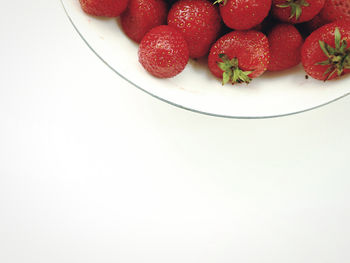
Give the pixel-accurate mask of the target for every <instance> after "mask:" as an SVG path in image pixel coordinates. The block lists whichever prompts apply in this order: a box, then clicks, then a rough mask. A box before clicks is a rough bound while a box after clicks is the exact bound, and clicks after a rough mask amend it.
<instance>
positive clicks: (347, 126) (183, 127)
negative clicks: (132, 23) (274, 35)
mask: <svg viewBox="0 0 350 263" xmlns="http://www.w3.org/2000/svg"><path fill="white" fill-rule="evenodd" d="M2 10H6V12H3V14H2V16H0V33H1V41H0V47H1V48H0V57H1V62H0V70H1V78H0V262H1V263H23V262H26V263H41V262H42V263H47V262H50V263H56V262H57V263H62V262H64V263H67V262H68V263H78V262H83V263H105V262H108V263H109V262H118V263H131V262H132V263H136V262H137V263H139V262H142V263H148V262H150V263H164V262H167V263H168V262H169V263H172V262H174V263H175V262H176V263H178V262H181V263H194V262H196V263H197V262H198V263H199V262H200V263H206V262H210V263H217V262H220V263H232V262H240V263H281V262H283V263H295V262H298V263H310V262H317V263H329V262H332V263H333V262H337V263H348V262H349V261H350V255H349V249H348V244H349V242H350V226H349V221H350V212H349V211H350V210H349V208H350V207H349V206H350V205H349V198H350V192H349V183H350V178H349V170H350V169H349V165H348V164H349V156H350V155H349V154H350V150H349V147H350V136H349V134H350V122H349V111H350V98H345V99H343V100H341V101H338V102H336V103H334V104H331V105H329V106H326V107H324V108H321V109H318V110H316V111H312V112H308V113H304V114H301V115H295V116H292V117H285V118H278V119H268V120H230V119H220V118H214V117H208V116H204V115H199V114H195V113H192V112H188V111H184V110H181V109H178V108H175V107H173V106H170V105H168V104H165V103H163V102H160V101H158V100H156V99H154V98H152V97H150V96H148V95H146V94H144V93H143V92H141V91H139V90H137V89H136V88H134V87H133V86H131V85H129V84H127V83H126V82H125V81H123V80H120V79H119V78H118V77H117V76H116V75H115V73H113V72H112V71H111V70H109V69H108V68H107V67H106V66H105V65H104V64H103V63H102V62H100V61H99V59H98V58H97V57H95V55H93V54H92V52H91V51H90V50H89V49H88V47H87V46H86V45H85V44H84V43H83V41H82V40H81V39H80V38H79V36H78V35H77V34H76V32H75V31H74V29H73V28H72V27H71V25H70V22H69V21H68V19H66V17H65V14H64V12H63V10H62V8H61V6H60V3H59V2H53V1H46V0H37V1H36V2H35V4H33V3H30V2H29V1H27V2H23V1H6V2H4V3H2ZM45 10H46V11H45Z"/></svg>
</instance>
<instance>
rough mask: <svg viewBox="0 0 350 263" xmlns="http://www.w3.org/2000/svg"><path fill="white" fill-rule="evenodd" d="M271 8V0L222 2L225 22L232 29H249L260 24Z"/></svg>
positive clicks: (221, 10)
mask: <svg viewBox="0 0 350 263" xmlns="http://www.w3.org/2000/svg"><path fill="white" fill-rule="evenodd" d="M270 9H271V0H227V2H226V4H225V2H223V3H221V4H220V14H221V17H222V19H223V21H224V23H225V24H226V25H227V26H228V27H229V28H232V29H236V30H248V29H251V28H253V27H255V26H257V25H259V24H260V23H261V22H262V21H263V20H264V18H265V17H267V15H268V13H269V11H270Z"/></svg>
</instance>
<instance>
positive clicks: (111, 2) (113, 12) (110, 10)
mask: <svg viewBox="0 0 350 263" xmlns="http://www.w3.org/2000/svg"><path fill="white" fill-rule="evenodd" d="M79 2H80V5H81V8H82V9H83V10H84V12H85V13H87V14H89V15H93V16H105V17H117V16H119V15H120V14H121V13H123V12H124V10H125V9H126V7H127V5H128V0H79Z"/></svg>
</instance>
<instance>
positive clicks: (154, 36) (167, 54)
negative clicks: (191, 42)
mask: <svg viewBox="0 0 350 263" xmlns="http://www.w3.org/2000/svg"><path fill="white" fill-rule="evenodd" d="M188 58H189V56H188V47H187V43H186V40H185V38H184V37H183V36H182V34H181V33H180V32H179V31H178V30H177V29H175V28H173V27H171V26H165V25H162V26H158V27H155V28H153V29H151V30H150V31H149V32H148V33H147V34H146V35H145V36H144V38H143V39H142V41H141V44H140V46H139V61H140V63H141V64H142V66H143V67H144V68H145V69H146V70H147V71H148V72H149V73H151V74H152V75H153V76H156V77H158V78H171V77H174V76H175V75H177V74H179V73H180V72H181V71H182V70H183V69H184V68H185V66H186V64H187V62H188Z"/></svg>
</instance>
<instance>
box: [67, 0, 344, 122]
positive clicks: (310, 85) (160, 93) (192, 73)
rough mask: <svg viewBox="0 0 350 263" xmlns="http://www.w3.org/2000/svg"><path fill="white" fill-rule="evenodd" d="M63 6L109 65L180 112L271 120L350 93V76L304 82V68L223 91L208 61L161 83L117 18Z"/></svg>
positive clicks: (74, 0)
mask: <svg viewBox="0 0 350 263" xmlns="http://www.w3.org/2000/svg"><path fill="white" fill-rule="evenodd" d="M61 1H62V3H63V6H64V8H65V10H66V13H67V15H68V17H69V19H70V20H71V22H72V24H73V26H74V27H75V29H76V30H77V31H78V33H79V34H80V36H81V37H82V38H83V39H84V41H85V42H86V43H87V45H88V46H89V47H90V48H91V49H92V50H93V51H94V52H95V54H96V55H97V56H98V57H99V58H100V59H101V60H102V61H103V62H105V63H106V65H108V66H109V67H110V68H111V69H112V70H114V71H115V72H116V73H117V74H118V75H120V76H121V77H123V78H124V79H126V80H127V81H129V82H130V83H132V84H134V85H135V86H136V87H138V88H140V89H141V90H143V91H145V92H147V93H149V94H151V95H153V96H155V97H157V98H159V99H161V100H163V101H166V102H168V103H171V104H173V105H176V106H179V107H181V108H185V109H189V110H192V111H196V112H200V113H205V114H210V115H215V116H222V117H233V118H267V117H277V116H285V115H290V114H295V113H300V112H304V111H307V110H311V109H314V108H317V107H320V106H322V105H325V104H328V103H330V102H333V101H335V100H337V99H340V98H342V97H345V96H347V95H348V94H349V93H350V78H349V77H346V76H345V77H343V78H342V79H340V80H336V81H329V82H322V81H317V80H313V79H311V78H309V79H305V72H304V71H303V70H302V67H301V66H299V67H297V68H294V69H292V70H288V71H284V72H282V73H265V74H264V75H263V76H262V77H260V78H258V79H254V80H253V81H252V82H251V83H250V84H249V85H245V84H243V85H235V86H232V85H225V86H221V84H220V81H219V80H218V79H216V78H214V77H213V76H212V75H211V73H210V72H209V70H208V69H207V67H206V66H205V63H206V62H205V61H200V62H197V61H193V60H190V62H189V64H188V65H187V67H186V69H185V70H184V71H183V72H182V73H181V74H179V75H178V76H176V77H174V78H172V79H165V80H164V79H157V78H154V77H152V76H151V75H149V74H148V73H147V72H146V71H145V70H144V69H143V68H142V66H141V65H140V64H139V63H138V57H137V50H138V45H137V44H136V43H135V42H133V41H131V40H130V39H129V38H128V37H127V36H126V35H124V33H123V32H122V30H121V27H120V24H119V22H118V21H117V20H116V19H114V18H111V19H106V18H96V17H92V16H88V15H86V14H85V13H83V11H82V10H81V8H80V5H79V1H78V0H61Z"/></svg>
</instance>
